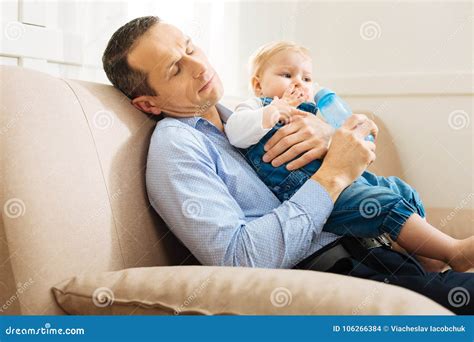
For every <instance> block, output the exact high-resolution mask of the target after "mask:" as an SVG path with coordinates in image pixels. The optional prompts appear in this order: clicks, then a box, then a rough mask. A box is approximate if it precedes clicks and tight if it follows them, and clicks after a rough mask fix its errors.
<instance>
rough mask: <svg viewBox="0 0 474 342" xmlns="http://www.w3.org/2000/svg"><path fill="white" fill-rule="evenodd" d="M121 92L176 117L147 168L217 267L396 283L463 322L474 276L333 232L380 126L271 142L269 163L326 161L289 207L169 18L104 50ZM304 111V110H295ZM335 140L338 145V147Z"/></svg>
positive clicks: (134, 25) (168, 215)
mask: <svg viewBox="0 0 474 342" xmlns="http://www.w3.org/2000/svg"><path fill="white" fill-rule="evenodd" d="M103 64H104V69H105V72H106V73H107V76H108V77H109V79H110V81H111V82H112V84H113V85H115V86H116V87H117V88H118V89H120V90H121V91H123V92H124V93H125V94H126V95H127V96H128V97H129V98H130V99H131V100H132V104H133V105H134V106H135V107H136V108H138V109H140V110H141V111H143V112H145V113H149V114H151V115H160V116H163V117H165V118H164V119H163V120H161V121H160V122H159V123H158V124H157V126H156V129H155V131H154V133H153V136H152V139H151V142H150V149H149V154H148V161H147V172H146V181H147V190H148V196H149V199H150V202H151V204H152V205H153V207H154V208H155V210H156V211H157V212H158V213H159V214H160V216H161V217H162V218H163V219H164V221H165V222H166V223H167V225H168V226H169V227H170V229H171V230H172V231H173V233H174V234H175V235H176V236H177V237H178V238H179V239H180V240H181V241H182V242H183V243H184V244H185V245H186V246H187V247H188V248H189V250H190V251H191V252H192V253H193V254H194V255H195V256H196V258H197V259H198V260H199V261H200V262H201V263H203V264H206V265H227V266H248V267H269V268H293V267H299V268H307V269H316V270H322V271H327V272H335V273H341V274H348V275H352V276H356V277H361V278H367V279H373V280H378V281H386V282H389V283H392V284H395V285H399V286H403V287H406V288H409V289H412V290H414V291H417V292H420V293H422V294H424V295H426V296H428V297H430V298H432V299H433V300H435V301H437V302H438V303H440V304H442V305H444V306H446V307H447V308H449V309H450V310H453V311H455V312H457V313H459V314H467V313H473V305H472V302H471V303H468V304H466V305H464V306H460V307H456V306H453V305H451V303H452V301H451V298H450V295H451V292H450V291H451V290H452V289H453V288H455V287H462V288H463V289H464V290H465V291H467V292H468V295H471V294H474V293H473V292H474V291H473V289H474V275H473V274H469V273H456V272H452V271H448V272H444V273H428V272H426V271H425V270H424V269H423V268H422V267H421V266H420V265H419V264H418V263H417V262H416V260H414V259H413V258H412V257H410V256H408V255H405V254H402V253H398V252H395V251H393V250H392V249H390V248H389V247H388V244H387V243H385V242H384V241H382V240H381V239H380V241H377V240H374V241H371V240H368V239H365V240H357V241H354V240H353V239H352V240H351V239H350V238H342V239H340V238H339V237H338V236H336V235H334V234H331V233H327V232H323V231H322V228H323V225H324V223H325V221H326V219H327V217H328V216H329V215H330V213H331V210H332V208H333V203H334V202H335V201H336V199H337V198H338V196H339V195H340V193H341V192H342V191H343V190H344V189H345V188H346V187H347V186H348V185H349V184H351V183H352V182H353V181H354V180H355V179H356V178H358V177H359V176H360V175H361V174H362V172H363V171H364V170H365V169H366V168H367V166H368V165H369V164H370V163H372V162H373V161H374V160H375V144H374V143H372V142H369V141H365V140H364V137H365V136H367V135H368V134H373V135H374V136H376V135H377V131H378V130H377V126H376V125H375V124H374V123H373V122H372V121H371V120H369V119H368V118H367V117H366V116H363V115H353V116H351V117H350V118H349V119H348V120H347V121H346V123H345V125H344V126H343V127H342V128H340V129H338V130H337V131H335V132H334V131H333V129H332V128H331V127H330V126H329V125H328V124H326V123H325V122H323V121H321V120H320V119H319V118H318V117H316V116H313V115H309V114H305V113H304V112H299V111H298V112H299V114H300V115H298V116H297V117H296V119H295V120H294V121H292V123H291V124H289V125H286V126H285V127H284V128H282V129H280V130H279V132H278V133H277V134H275V135H274V137H273V138H272V139H271V140H270V141H269V142H268V146H267V147H268V149H267V154H266V155H265V156H264V159H263V161H264V162H271V163H272V164H273V165H274V166H278V165H281V164H283V163H286V162H288V161H290V160H293V159H294V158H295V157H297V156H300V155H301V157H299V158H298V159H297V161H296V162H294V163H292V164H293V165H292V168H294V169H297V168H299V167H301V166H303V165H305V164H307V163H309V162H310V161H312V160H314V159H321V158H322V157H324V162H323V164H322V166H321V168H320V169H319V170H318V171H317V172H316V173H315V174H314V175H313V176H312V178H311V179H309V180H308V181H307V182H306V183H305V184H304V185H303V186H302V187H301V188H300V189H299V190H298V191H297V192H296V193H295V195H294V196H293V197H292V198H290V200H288V201H285V202H283V203H280V202H279V201H278V199H277V198H276V197H275V196H274V195H273V194H272V193H271V191H270V190H269V189H267V187H266V186H265V185H264V184H263V183H262V182H261V181H260V179H259V178H258V177H257V176H256V174H255V173H254V171H253V170H252V169H251V168H250V166H249V165H248V164H247V163H246V161H245V159H244V158H243V157H242V156H241V155H240V154H239V152H238V151H237V150H236V149H235V148H234V147H232V146H231V145H230V144H229V141H228V140H227V138H226V136H225V133H224V130H223V125H224V124H225V122H226V120H227V118H228V117H229V115H230V114H231V112H230V111H229V110H228V109H226V108H225V107H223V106H222V105H219V104H218V101H219V100H220V99H221V97H222V95H223V87H222V83H221V81H220V79H219V75H218V74H217V73H216V72H215V70H214V69H213V68H212V66H211V65H210V64H209V62H208V60H207V58H206V56H205V54H204V53H203V51H202V50H201V49H199V47H197V46H196V45H194V44H193V42H192V41H191V40H190V39H189V38H188V37H186V36H185V35H183V33H182V32H181V31H180V30H178V29H177V28H176V27H174V26H172V25H170V24H167V23H163V22H160V20H159V19H158V18H157V17H143V18H137V19H135V20H132V21H131V22H129V23H128V24H126V25H124V26H123V27H121V28H120V29H118V30H117V31H116V32H115V33H114V35H113V36H112V38H111V39H110V41H109V44H108V46H107V48H106V50H105V52H104V56H103ZM295 111H296V109H295ZM330 140H331V144H330V147H329V148H328V146H329V141H330Z"/></svg>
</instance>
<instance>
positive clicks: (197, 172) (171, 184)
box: [146, 127, 333, 268]
mask: <svg viewBox="0 0 474 342" xmlns="http://www.w3.org/2000/svg"><path fill="white" fill-rule="evenodd" d="M155 133H157V132H156V131H155ZM158 133H159V134H154V135H153V137H152V141H151V144H150V149H149V154H148V160H147V171H146V185H147V191H148V197H149V199H150V202H151V205H152V206H153V208H154V209H155V210H156V211H157V213H158V214H159V215H160V216H161V217H162V219H163V220H164V221H165V222H166V224H167V225H168V227H169V228H170V229H171V231H172V232H173V233H174V234H175V235H176V236H177V237H178V238H179V239H180V240H181V241H182V242H183V243H184V245H185V246H186V247H187V248H188V249H189V250H190V251H191V253H193V255H194V256H195V257H196V258H197V259H198V260H199V261H200V262H201V263H202V264H204V265H216V266H247V267H264V268H291V267H293V266H294V265H296V264H297V263H298V262H299V261H301V260H303V259H304V258H306V257H307V256H309V254H310V250H311V244H312V241H313V240H314V239H315V238H317V237H318V235H319V234H320V233H321V231H322V227H323V225H324V223H325V221H326V220H327V217H328V216H329V215H330V213H331V211H332V208H333V203H332V201H331V199H330V197H329V195H328V193H327V192H326V191H325V190H324V188H323V187H322V186H321V185H319V183H317V182H315V181H313V180H309V181H307V182H306V183H305V184H304V185H303V186H302V187H301V188H300V189H299V190H298V191H297V192H296V193H295V195H294V196H293V197H292V198H291V199H290V200H288V201H285V202H284V203H282V204H281V205H280V206H278V207H276V208H275V209H274V210H272V211H271V212H269V213H268V214H266V215H263V216H261V217H258V218H255V217H246V216H245V214H244V212H243V211H242V209H241V208H240V206H239V205H238V203H237V202H236V200H235V199H234V198H233V197H232V195H231V194H230V193H229V189H228V188H227V186H226V184H225V183H224V181H223V180H222V179H221V178H220V177H219V175H218V173H217V170H216V165H215V162H214V161H213V160H212V157H211V155H210V154H209V153H208V152H207V150H206V147H204V146H203V142H202V141H201V140H199V139H198V138H197V137H194V136H193V133H192V132H189V130H187V129H185V128H182V127H166V128H165V129H161V130H160V131H159V132H158Z"/></svg>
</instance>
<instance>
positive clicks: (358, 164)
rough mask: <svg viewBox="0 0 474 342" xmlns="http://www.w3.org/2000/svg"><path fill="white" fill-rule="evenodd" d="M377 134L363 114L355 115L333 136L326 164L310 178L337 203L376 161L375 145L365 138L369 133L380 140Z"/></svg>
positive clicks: (375, 128) (371, 123) (375, 127)
mask: <svg viewBox="0 0 474 342" xmlns="http://www.w3.org/2000/svg"><path fill="white" fill-rule="evenodd" d="M377 133H378V128H377V126H376V125H375V123H374V122H373V121H372V120H370V119H369V118H367V116H365V115H361V114H353V115H352V116H351V117H349V119H347V121H346V122H345V123H344V125H343V126H342V127H341V128H340V129H338V130H337V131H336V133H334V135H333V138H332V141H331V146H330V147H329V150H328V152H327V154H326V157H325V158H324V161H323V164H322V165H321V167H320V168H319V170H318V171H317V172H316V173H315V174H314V175H313V177H311V178H312V179H314V180H315V181H317V182H319V183H320V184H321V185H322V186H324V187H325V188H326V190H327V191H328V193H329V195H330V196H331V198H332V199H333V201H334V202H335V201H336V199H337V198H338V197H339V194H340V193H341V192H342V190H344V189H345V188H346V187H347V186H349V185H350V184H351V183H352V182H353V181H355V180H356V179H357V178H358V177H359V176H360V175H361V174H362V172H364V170H365V169H366V168H367V166H369V165H370V164H371V163H372V162H373V161H374V160H375V144H374V143H373V142H371V141H366V140H364V139H365V137H366V136H367V135H369V134H372V135H373V136H374V137H377Z"/></svg>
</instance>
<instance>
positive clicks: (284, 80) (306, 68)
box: [255, 51, 313, 101]
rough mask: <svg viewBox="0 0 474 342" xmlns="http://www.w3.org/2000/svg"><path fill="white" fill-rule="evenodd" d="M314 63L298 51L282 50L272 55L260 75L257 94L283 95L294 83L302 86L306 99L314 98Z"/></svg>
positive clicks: (265, 95) (268, 95) (267, 95)
mask: <svg viewBox="0 0 474 342" xmlns="http://www.w3.org/2000/svg"><path fill="white" fill-rule="evenodd" d="M312 68H313V64H312V62H311V59H310V58H309V57H307V56H305V55H303V54H302V53H300V52H297V51H281V52H279V53H277V54H276V55H274V56H273V57H271V58H270V59H269V60H268V61H267V63H266V68H265V69H264V70H263V73H262V75H261V77H260V79H259V80H260V82H259V84H260V89H255V90H256V95H257V96H263V97H274V96H278V97H280V98H281V97H282V96H283V93H284V92H285V90H286V89H287V88H288V87H289V86H290V85H292V84H294V85H295V86H296V87H299V88H301V89H302V90H303V91H304V93H305V94H306V95H307V98H306V101H310V100H312V98H313V75H312Z"/></svg>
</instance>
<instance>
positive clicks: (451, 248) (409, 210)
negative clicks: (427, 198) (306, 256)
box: [323, 181, 474, 271]
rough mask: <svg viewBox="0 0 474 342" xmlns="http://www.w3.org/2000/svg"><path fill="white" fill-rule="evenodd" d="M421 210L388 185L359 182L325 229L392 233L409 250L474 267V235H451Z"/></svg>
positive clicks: (355, 233) (364, 234)
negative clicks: (444, 231) (465, 237)
mask: <svg viewBox="0 0 474 342" xmlns="http://www.w3.org/2000/svg"><path fill="white" fill-rule="evenodd" d="M420 205H421V202H420ZM419 210H420V209H419V208H417V207H415V206H413V205H412V204H410V203H409V202H407V201H406V200H405V199H404V198H403V197H402V196H401V195H400V194H397V193H395V192H394V191H392V190H391V189H390V188H388V187H384V186H372V185H368V184H367V183H364V182H357V181H356V182H354V183H353V184H352V185H350V186H349V187H348V188H346V189H345V190H344V191H343V192H342V193H341V195H340V197H339V198H338V200H337V201H336V203H335V204H334V209H333V212H332V213H331V215H330V216H329V218H328V221H327V222H326V224H325V225H324V227H323V230H324V231H328V232H332V233H335V234H338V235H352V236H357V237H375V236H378V235H380V234H383V233H388V234H390V236H391V238H392V240H394V241H397V243H398V244H400V246H401V247H403V248H404V249H406V250H407V252H409V253H413V254H419V255H422V256H425V257H429V258H435V259H437V260H441V261H445V262H447V263H449V264H450V265H451V267H453V268H454V269H455V270H457V271H462V270H466V269H469V268H470V267H474V265H472V264H473V263H474V245H473V244H474V237H473V238H469V239H465V240H457V239H454V238H451V237H450V236H448V235H446V234H444V233H443V232H441V231H439V230H438V229H436V228H435V227H433V226H431V225H430V224H429V223H428V222H426V220H425V219H423V218H422V217H421V216H420V215H419V214H418V212H419ZM428 241H429V242H428ZM460 251H461V252H462V254H459V252H460ZM464 258H466V259H464Z"/></svg>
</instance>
